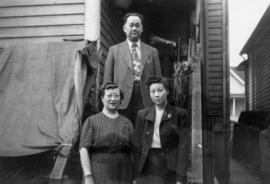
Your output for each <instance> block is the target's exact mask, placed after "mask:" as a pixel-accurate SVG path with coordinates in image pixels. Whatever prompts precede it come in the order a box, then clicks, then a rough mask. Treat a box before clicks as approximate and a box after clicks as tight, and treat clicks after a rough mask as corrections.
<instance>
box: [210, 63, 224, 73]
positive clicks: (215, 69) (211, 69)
mask: <svg viewBox="0 0 270 184" xmlns="http://www.w3.org/2000/svg"><path fill="white" fill-rule="evenodd" d="M208 71H209V72H212V71H215V72H222V66H221V65H219V66H210V65H209V69H208Z"/></svg>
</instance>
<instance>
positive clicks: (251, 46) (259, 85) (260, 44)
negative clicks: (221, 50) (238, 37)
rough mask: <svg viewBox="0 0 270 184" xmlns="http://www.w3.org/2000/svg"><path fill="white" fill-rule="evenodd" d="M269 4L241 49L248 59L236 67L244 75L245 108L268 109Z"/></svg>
mask: <svg viewBox="0 0 270 184" xmlns="http://www.w3.org/2000/svg"><path fill="white" fill-rule="evenodd" d="M269 25H270V6H268V8H267V10H266V11H265V13H264V15H263V17H262V18H261V20H260V22H259V23H258V25H257V27H256V28H255V30H254V31H253V33H252V35H251V36H250V38H249V40H248V41H247V42H246V44H245V46H244V47H243V49H242V51H241V53H240V54H241V55H243V54H247V55H248V59H247V60H246V61H244V62H242V63H241V64H240V65H239V66H238V68H239V69H243V70H245V75H246V77H245V78H246V81H245V84H246V107H247V108H246V109H247V110H249V111H270V62H269V60H270V36H269V35H270V26H269Z"/></svg>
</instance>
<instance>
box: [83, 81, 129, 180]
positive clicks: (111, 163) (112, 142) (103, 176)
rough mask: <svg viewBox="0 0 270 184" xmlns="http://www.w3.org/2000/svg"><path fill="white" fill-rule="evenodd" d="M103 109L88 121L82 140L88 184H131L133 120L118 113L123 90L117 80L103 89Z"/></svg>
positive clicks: (84, 170) (85, 176) (85, 177)
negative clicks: (116, 82)
mask: <svg viewBox="0 0 270 184" xmlns="http://www.w3.org/2000/svg"><path fill="white" fill-rule="evenodd" d="M100 95H101V100H102V103H103V106H104V107H103V109H102V112H100V113H98V114H96V115H93V116H90V117H89V118H88V119H87V120H86V121H85V123H84V125H83V129H82V133H81V139H80V149H79V152H80V158H81V165H82V169H83V173H84V180H85V184H93V183H94V184H130V183H132V165H131V136H132V134H133V126H132V124H131V122H130V121H129V120H128V119H127V118H125V117H124V116H121V115H120V114H118V111H117V108H118V106H119V104H120V103H121V100H122V99H123V93H122V92H121V91H120V89H119V87H118V86H117V85H116V84H115V83H107V84H105V85H104V86H103V87H102V88H101V91H100Z"/></svg>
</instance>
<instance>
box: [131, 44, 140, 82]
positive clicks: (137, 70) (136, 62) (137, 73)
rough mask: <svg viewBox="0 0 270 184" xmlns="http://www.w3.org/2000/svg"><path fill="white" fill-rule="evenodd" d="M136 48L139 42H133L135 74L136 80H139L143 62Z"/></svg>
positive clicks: (132, 56)
mask: <svg viewBox="0 0 270 184" xmlns="http://www.w3.org/2000/svg"><path fill="white" fill-rule="evenodd" d="M136 48H137V44H136V43H133V44H132V51H131V59H132V65H133V75H134V80H136V81H138V80H140V79H141V62H140V58H139V55H138V52H137V50H136Z"/></svg>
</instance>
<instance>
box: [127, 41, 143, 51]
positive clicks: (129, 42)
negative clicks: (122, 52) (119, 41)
mask: <svg viewBox="0 0 270 184" xmlns="http://www.w3.org/2000/svg"><path fill="white" fill-rule="evenodd" d="M127 42H128V48H129V50H132V44H133V43H134V42H131V41H130V40H129V39H127ZM135 43H136V44H137V48H138V49H141V40H140V39H139V40H138V41H137V42H135Z"/></svg>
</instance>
